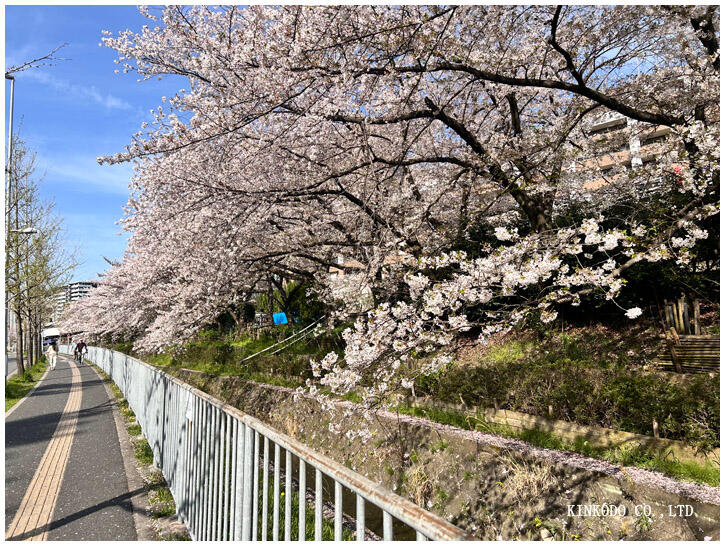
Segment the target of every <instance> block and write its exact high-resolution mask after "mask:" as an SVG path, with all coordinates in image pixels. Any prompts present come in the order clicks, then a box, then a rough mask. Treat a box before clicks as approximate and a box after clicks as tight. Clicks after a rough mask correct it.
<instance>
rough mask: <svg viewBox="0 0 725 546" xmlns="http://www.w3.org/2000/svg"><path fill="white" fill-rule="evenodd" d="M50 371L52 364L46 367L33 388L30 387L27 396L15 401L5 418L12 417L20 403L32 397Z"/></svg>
mask: <svg viewBox="0 0 725 546" xmlns="http://www.w3.org/2000/svg"><path fill="white" fill-rule="evenodd" d="M49 371H50V366H48V367H47V368H46V369H45V373H44V374H43V377H41V378H40V379H38V381H37V383H35V385H33V388H32V389H30V390H29V391H28V393H27V394H26V395H25V396H23V397H22V398H21V399H20V400H18V401H17V402H15V405H14V406H13V407H12V408H10V409H9V410H8V411H6V412H5V419H6V420H7V418H8V417H10V414H11V413H13V412H14V411H15V410H16V409H18V407H19V406H20V404H22V403H23V402H25V401H26V400H27V399H28V398H29V397H30V395H31V394H33V393H34V392H35V389H37V388H38V387H39V386H40V384H41V383H42V382H43V381H44V380H45V378H46V377H47V376H48V372H49Z"/></svg>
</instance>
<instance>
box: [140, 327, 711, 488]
mask: <svg viewBox="0 0 725 546" xmlns="http://www.w3.org/2000/svg"><path fill="white" fill-rule="evenodd" d="M284 336H285V334H283V333H281V332H280V333H279V334H278V336H277V338H271V337H266V338H264V337H263V338H260V339H252V338H242V339H238V340H234V341H227V342H224V341H220V340H213V339H201V340H200V341H198V342H195V343H191V344H189V345H187V346H186V347H184V348H183V350H182V351H176V352H175V353H172V352H171V351H169V352H167V353H162V354H160V355H153V356H143V359H144V360H146V361H148V362H150V363H153V364H156V365H159V366H169V367H172V368H178V367H184V368H188V369H193V370H198V371H204V372H207V373H212V374H216V375H236V376H241V377H243V378H246V379H250V380H253V381H257V382H260V383H267V384H271V385H280V386H285V387H293V388H294V387H297V386H299V385H302V384H304V380H305V379H306V378H307V377H309V376H310V375H309V360H310V358H315V359H319V358H321V357H322V356H324V354H326V353H327V352H328V351H329V350H331V349H333V348H339V345H336V338H335V337H334V336H331V337H330V338H327V339H325V338H323V339H317V340H312V341H310V340H305V341H301V342H298V343H295V344H294V345H292V346H291V347H288V348H286V349H285V350H284V351H282V352H281V353H280V354H278V355H260V356H258V357H255V358H254V359H252V360H251V361H247V362H245V363H240V361H241V360H242V359H244V358H245V357H247V356H249V355H252V354H254V353H256V352H258V351H260V350H261V349H263V348H266V347H269V346H271V345H273V344H274V343H276V342H277V340H278V339H281V338H282V337H284ZM660 343H661V342H660V341H659V340H658V338H657V331H656V330H655V329H648V328H647V326H646V325H644V326H643V325H639V326H636V327H630V328H627V329H622V330H616V329H612V328H605V327H601V326H594V327H588V328H578V329H570V330H568V331H566V332H561V331H558V332H557V331H553V330H550V331H548V332H544V333H543V334H542V335H539V336H537V335H534V334H533V333H531V332H528V333H523V334H518V335H514V336H509V337H508V338H505V339H501V340H498V342H494V343H492V344H491V346H489V347H488V348H486V349H485V350H482V349H481V348H480V347H473V348H470V349H469V350H466V351H462V353H461V354H460V355H459V358H458V359H457V360H456V362H455V363H454V364H452V365H451V366H450V367H449V369H447V370H446V371H445V373H440V374H438V375H436V376H433V377H425V378H421V379H420V380H419V381H418V382H417V385H416V393H417V394H418V395H420V394H424V395H427V396H430V397H431V398H432V399H434V400H440V401H444V402H453V403H459V402H460V401H461V400H464V401H465V402H466V403H467V404H469V405H472V406H479V407H492V406H493V405H494V398H495V399H496V400H497V403H498V404H499V405H500V407H501V408H504V409H514V410H517V411H523V412H526V413H530V414H533V415H547V414H548V407H549V405H551V406H552V410H553V413H554V414H553V417H555V418H557V419H563V420H570V421H575V422H579V423H581V424H585V425H599V426H605V427H610V428H615V429H621V430H627V431H630V432H636V433H642V434H651V418H652V416H655V417H656V418H657V419H658V421H659V422H660V426H661V430H662V431H663V433H664V435H665V436H666V437H671V438H677V439H691V438H692V437H695V438H696V439H697V441H698V442H702V443H703V448H707V447H713V446H714V445H719V390H718V387H717V385H718V382H717V381H713V380H712V379H709V378H707V376H701V377H699V378H689V379H688V380H686V381H685V382H684V383H683V382H674V383H671V382H668V381H666V380H664V379H663V378H664V377H666V376H665V375H663V374H661V373H659V372H654V371H652V370H649V369H648V361H649V360H650V359H651V358H652V356H653V355H655V354H656V353H657V352H658V350H659V345H660ZM172 355H173V356H172ZM345 398H348V399H351V400H354V399H355V398H356V397H355V395H354V393H351V395H350V396H346V397H345ZM399 409H400V411H401V412H403V413H409V414H413V415H417V416H419V417H424V418H427V419H430V420H433V421H437V422H441V423H445V424H451V425H454V426H458V427H461V428H466V429H476V430H483V431H486V432H493V433H495V434H500V435H503V436H508V437H513V438H518V439H522V440H524V441H527V442H529V443H531V444H534V445H537V446H541V447H548V448H553V449H563V450H571V451H576V452H579V453H582V454H584V455H588V456H592V457H597V458H602V459H606V460H608V461H611V462H613V463H616V464H622V465H630V466H638V467H642V468H648V469H652V470H658V471H661V472H663V473H664V474H666V475H669V476H673V477H678V478H683V479H687V480H693V481H697V482H703V483H708V484H711V485H718V484H719V474H720V473H719V468H717V467H714V466H712V465H702V464H697V463H680V462H679V461H674V460H672V459H669V458H668V459H663V458H661V457H657V456H656V455H654V454H652V453H650V452H647V451H644V450H641V449H637V450H635V449H628V450H624V449H615V450H601V449H600V450H597V449H594V448H592V447H591V446H589V445H588V444H586V443H584V442H583V441H582V442H577V443H575V444H570V443H566V442H564V441H562V440H561V439H559V438H557V437H555V436H554V435H553V434H551V433H544V432H541V431H531V430H530V431H514V430H512V429H510V428H509V427H505V426H501V425H495V424H491V423H485V422H483V421H481V420H477V421H476V422H471V420H470V418H467V417H466V416H464V415H462V414H456V413H455V412H453V411H444V410H437V409H431V410H422V409H419V408H411V407H407V406H400V408H399ZM662 412H665V413H662ZM673 415H674V417H673ZM698 427H700V428H698Z"/></svg>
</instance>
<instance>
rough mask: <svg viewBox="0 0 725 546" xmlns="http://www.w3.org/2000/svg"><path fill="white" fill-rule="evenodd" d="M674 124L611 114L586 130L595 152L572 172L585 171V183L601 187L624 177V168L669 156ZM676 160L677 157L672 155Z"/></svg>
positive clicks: (589, 188)
mask: <svg viewBox="0 0 725 546" xmlns="http://www.w3.org/2000/svg"><path fill="white" fill-rule="evenodd" d="M669 133H670V128H669V127H665V126H664V125H660V126H653V125H648V124H643V123H640V122H637V121H634V120H631V119H629V118H625V117H624V116H621V115H608V116H606V117H602V118H600V119H599V120H597V121H595V122H594V123H593V124H592V125H591V126H590V127H589V128H588V129H587V131H586V135H587V137H588V138H589V142H587V144H588V147H589V149H590V150H591V153H590V154H589V155H588V157H587V158H585V159H583V160H582V161H579V162H577V163H573V164H572V166H571V168H570V170H571V171H572V172H584V173H586V174H585V179H584V181H583V184H582V187H583V188H584V189H585V190H590V191H591V190H597V189H600V188H602V187H604V186H606V185H607V184H609V183H612V182H613V181H616V180H618V179H620V178H621V177H622V176H623V172H626V171H628V170H631V169H632V168H636V167H639V166H642V165H644V164H647V163H649V162H652V161H655V160H656V159H657V158H660V159H667V157H666V156H668V155H669V154H670V152H671V149H668V147H667V146H666V140H667V136H668V135H669ZM670 160H671V161H672V162H674V161H675V158H674V157H673V158H670Z"/></svg>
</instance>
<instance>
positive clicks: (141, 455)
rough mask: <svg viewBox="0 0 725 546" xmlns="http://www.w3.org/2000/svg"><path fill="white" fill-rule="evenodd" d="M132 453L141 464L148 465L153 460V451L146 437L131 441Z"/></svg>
mask: <svg viewBox="0 0 725 546" xmlns="http://www.w3.org/2000/svg"><path fill="white" fill-rule="evenodd" d="M133 453H134V455H136V459H137V460H138V461H139V462H140V463H141V464H144V465H150V464H152V463H153V462H154V452H153V451H152V450H151V446H150V445H149V443H148V442H147V441H146V439H142V440H137V441H135V442H133Z"/></svg>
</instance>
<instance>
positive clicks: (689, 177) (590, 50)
mask: <svg viewBox="0 0 725 546" xmlns="http://www.w3.org/2000/svg"><path fill="white" fill-rule="evenodd" d="M140 9H141V11H142V13H144V14H145V15H146V16H147V17H148V19H149V26H147V27H144V28H143V30H142V31H141V32H140V33H134V32H132V31H126V32H123V33H121V34H120V35H119V36H116V37H113V36H111V35H107V36H106V37H105V38H104V40H103V41H104V43H105V44H106V45H107V46H109V47H111V48H113V49H115V50H116V51H117V52H118V54H119V59H118V63H119V65H120V68H119V70H122V71H123V72H134V73H137V74H138V75H139V79H141V80H143V79H149V78H155V77H159V78H163V77H181V78H182V79H183V80H182V81H183V82H184V83H183V85H184V86H185V87H184V88H183V89H180V90H179V92H178V93H176V94H175V95H174V96H173V97H169V98H166V97H164V98H163V99H162V105H160V106H159V107H158V109H157V110H154V111H152V115H153V121H152V122H151V123H150V124H148V125H146V124H145V125H144V127H142V128H141V131H140V132H139V133H137V134H136V135H134V136H133V138H132V142H131V144H130V145H129V146H128V148H127V149H126V150H125V151H124V152H122V153H118V154H116V155H114V156H110V157H106V158H102V159H101V161H104V162H109V163H113V162H119V161H135V162H136V171H135V172H136V174H135V177H134V180H133V184H132V196H131V199H130V200H129V204H128V209H127V215H126V217H125V219H124V225H125V227H126V229H128V230H130V231H131V233H132V236H131V239H130V243H129V248H128V251H127V254H126V256H125V257H124V259H123V260H122V261H121V262H119V263H117V264H113V266H112V267H111V269H110V270H109V271H108V272H107V274H106V275H105V277H104V279H103V281H102V283H101V287H100V288H99V289H98V290H97V291H96V292H95V294H94V296H93V297H91V298H88V299H87V300H86V301H85V302H84V303H83V304H82V305H80V306H78V307H77V309H76V312H75V313H74V314H73V315H72V317H71V318H70V323H69V324H73V325H74V326H75V327H76V328H79V327H80V328H83V329H84V330H86V331H88V332H97V333H116V334H120V333H124V334H133V335H134V336H137V337H138V340H137V346H138V347H139V348H143V349H147V350H152V349H158V348H161V347H163V346H164V345H166V344H169V343H173V342H178V341H180V340H183V339H185V338H187V337H189V336H191V335H193V333H194V332H195V331H196V330H197V329H198V328H199V327H200V326H201V325H202V324H203V323H204V322H205V321H207V322H208V321H209V320H210V319H211V318H212V317H213V316H215V315H218V314H219V313H220V312H221V311H223V310H224V309H225V308H227V307H229V306H231V305H235V304H236V303H238V302H239V301H241V299H243V298H244V297H245V295H247V294H250V293H252V292H254V291H255V290H258V289H259V287H260V286H261V285H262V284H263V283H264V282H265V281H264V279H265V278H268V276H269V275H277V276H279V277H285V278H290V279H296V280H304V281H307V282H312V283H313V284H314V286H315V287H316V288H315V289H316V290H317V292H318V294H319V295H320V296H321V297H323V298H325V299H326V300H327V301H328V303H329V304H330V305H331V306H333V307H334V308H335V309H336V312H335V313H333V315H332V316H331V317H330V321H331V322H333V323H334V322H336V321H353V326H352V327H350V328H349V329H347V330H346V331H345V334H344V337H345V341H346V349H345V354H344V358H339V357H338V355H335V354H330V355H328V357H326V358H325V359H324V360H323V361H322V362H320V363H313V370H314V371H315V374H316V375H317V376H318V377H319V378H320V383H322V384H323V385H325V386H326V387H328V388H330V389H332V390H333V391H335V392H338V393H341V392H346V391H348V390H350V389H353V388H362V392H363V395H364V399H365V400H366V402H368V403H370V404H374V403H376V402H377V401H378V400H380V399H382V398H383V397H384V395H385V394H386V393H387V392H389V391H390V390H391V389H395V388H399V387H400V386H406V385H410V384H411V383H410V381H411V377H412V376H413V375H415V374H416V373H427V372H430V371H432V370H435V369H438V368H439V367H440V366H441V365H442V364H443V363H445V362H446V361H447V359H449V358H450V355H451V354H452V348H453V346H454V345H455V340H456V338H457V336H458V335H459V334H460V333H461V332H463V331H469V330H471V329H475V330H476V331H478V332H480V339H481V341H482V342H485V340H486V339H487V338H488V336H490V335H491V334H493V333H495V332H500V331H503V330H506V329H509V328H511V327H512V326H514V325H516V324H518V323H520V322H521V321H522V320H525V318H526V317H529V316H531V315H532V314H535V315H536V316H538V317H539V318H540V320H542V321H543V322H550V321H552V320H554V318H555V317H556V313H557V310H558V309H560V307H561V306H562V305H579V304H580V303H581V301H582V298H583V297H585V296H590V295H592V294H599V295H601V298H602V299H605V300H611V301H613V302H615V303H616V300H617V296H618V294H619V293H620V291H621V290H622V288H623V286H624V285H625V283H626V271H627V270H628V269H630V268H631V267H632V266H634V265H636V264H638V263H640V262H643V261H650V262H657V261H668V262H675V263H677V264H680V265H686V264H687V263H689V262H690V261H691V260H692V255H693V254H692V251H691V249H692V248H693V246H695V245H696V244H697V241H699V240H701V239H704V238H707V237H713V236H714V237H717V236H719V234H711V233H708V232H707V231H706V230H704V229H703V228H702V225H703V222H704V221H705V220H706V219H707V218H708V217H710V216H712V215H714V214H716V213H717V212H718V211H719V173H720V171H719V67H720V64H719V37H718V33H717V29H718V28H719V10H718V8H717V7H715V6H707V7H699V6H688V7H658V6H602V7H588V6H565V7H561V6H559V7H550V6H516V7H511V6H490V7H480V6H453V7H438V6H401V7H388V6H366V7H333V6H330V7H302V6H284V7H262V6H252V7H249V8H238V7H234V6H231V7H224V8H211V7H206V6H197V7H168V8H166V9H164V10H163V12H162V13H161V14H160V15H154V14H152V13H151V11H150V10H149V9H148V8H140ZM613 117H619V118H622V119H624V120H626V121H627V123H628V127H629V131H630V132H632V133H634V134H641V135H645V134H647V133H648V132H651V131H653V130H656V129H658V128H664V129H666V130H667V132H666V134H667V137H666V142H665V143H664V144H663V145H662V146H661V147H660V149H659V151H658V153H657V159H656V160H655V161H650V162H648V163H643V162H641V161H636V153H635V152H636V151H635V150H632V151H631V157H630V160H629V163H628V165H626V166H625V162H621V164H618V165H615V167H614V168H610V167H607V170H605V169H604V168H603V167H602V165H601V164H600V161H599V159H600V158H601V157H602V151H601V150H600V149H598V148H597V146H599V144H598V143H599V141H598V140H597V139H595V138H592V134H591V128H592V127H593V126H594V125H595V124H597V123H600V122H601V121H602V120H606V119H612V118H613ZM591 180H599V182H598V183H597V184H594V185H588V183H587V181H591ZM339 256H344V257H345V258H346V259H347V261H348V262H349V263H356V264H359V267H355V268H350V267H348V268H347V270H346V273H347V274H345V275H339V276H330V275H329V270H330V267H337V268H342V269H345V266H344V265H340V264H339V261H338V260H337V258H338V257H339ZM622 312H623V313H626V316H627V317H629V318H631V319H635V318H636V317H637V316H639V314H641V310H640V309H639V308H630V309H623V310H622ZM411 354H415V355H416V356H417V357H418V360H417V362H420V361H424V362H425V363H426V364H425V365H424V366H422V368H421V366H420V365H418V364H415V365H414V364H413V363H411V359H410V358H409V356H410V355H411ZM311 388H313V389H314V388H315V386H314V385H311Z"/></svg>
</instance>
